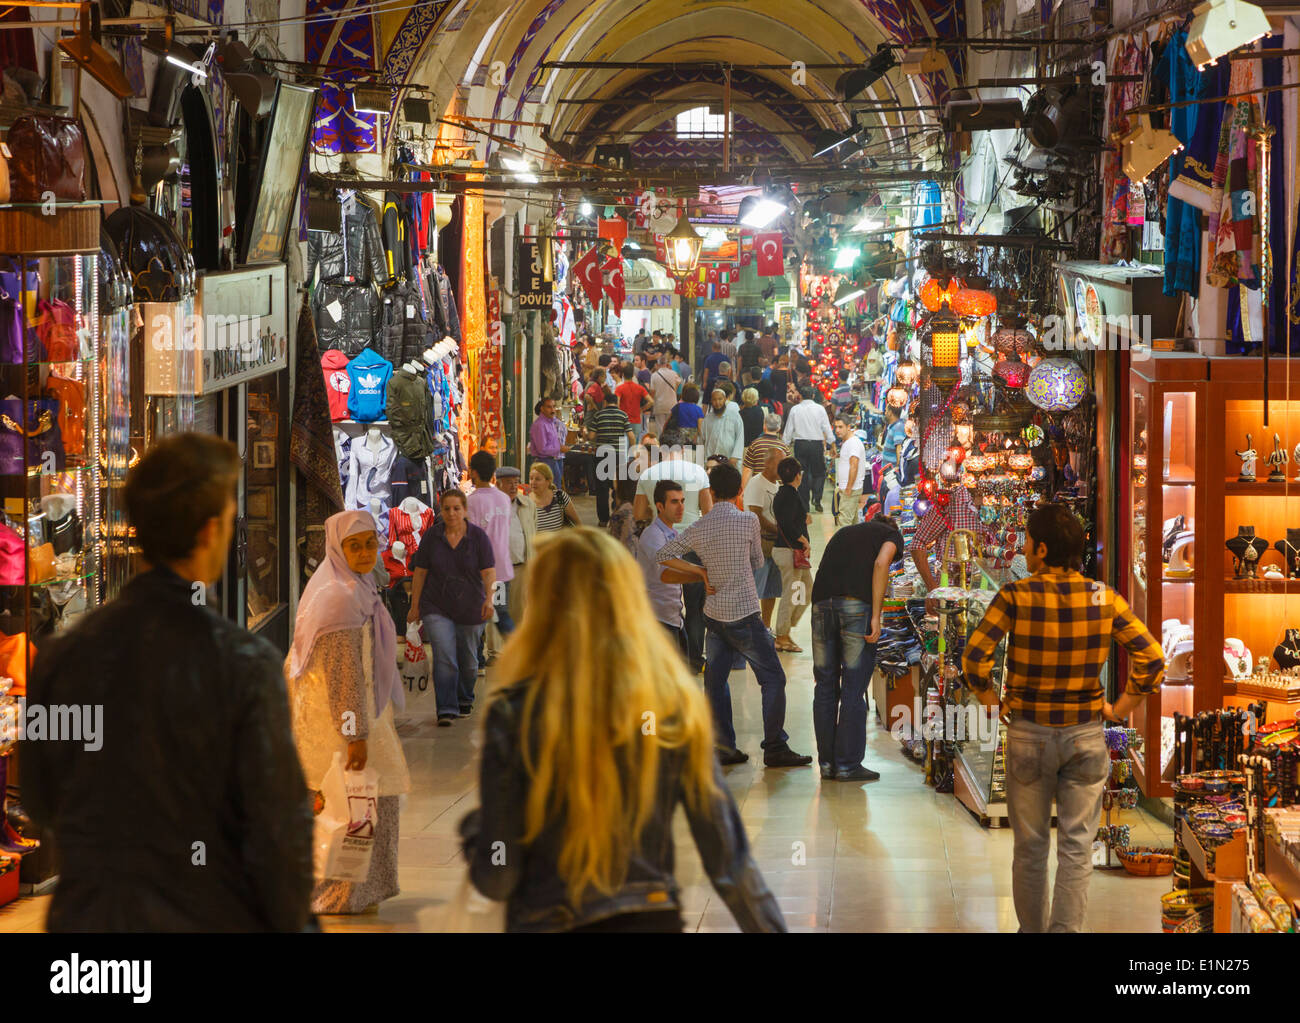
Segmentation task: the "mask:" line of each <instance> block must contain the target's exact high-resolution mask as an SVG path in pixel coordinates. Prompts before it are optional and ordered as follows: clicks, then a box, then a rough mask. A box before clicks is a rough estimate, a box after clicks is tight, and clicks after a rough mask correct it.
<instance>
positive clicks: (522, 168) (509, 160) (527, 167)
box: [501, 156, 537, 185]
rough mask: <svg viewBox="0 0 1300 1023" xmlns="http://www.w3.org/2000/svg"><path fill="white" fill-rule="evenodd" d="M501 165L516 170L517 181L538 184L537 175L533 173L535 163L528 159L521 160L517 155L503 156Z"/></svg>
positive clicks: (509, 169)
mask: <svg viewBox="0 0 1300 1023" xmlns="http://www.w3.org/2000/svg"><path fill="white" fill-rule="evenodd" d="M501 166H502V167H504V168H505V169H506V170H508V171H514V172H515V173H514V178H515V180H516V181H522V182H523V183H524V184H525V185H535V184H537V175H536V174H534V173H533V165H532V164H531V163H529V162H528V161H527V160H521V159H520V158H519V157H516V156H503V157H501Z"/></svg>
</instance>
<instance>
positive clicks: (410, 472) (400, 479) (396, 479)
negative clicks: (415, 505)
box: [389, 447, 438, 504]
mask: <svg viewBox="0 0 1300 1023" xmlns="http://www.w3.org/2000/svg"><path fill="white" fill-rule="evenodd" d="M437 450H438V449H437V448H436V447H435V448H434V451H437ZM427 465H428V463H427V461H424V460H421V461H418V462H414V461H412V460H411V459H409V458H405V457H403V456H402V455H400V454H399V455H398V456H397V457H396V458H395V459H393V472H392V476H391V477H390V480H389V482H390V483H391V484H392V487H393V504H401V503H402V502H403V501H404V500H406V498H408V497H414V498H416V499H417V500H420V501H423V502H424V503H425V504H432V503H433V492H432V491H431V490H430V488H429V470H428V469H427V468H426V466H427Z"/></svg>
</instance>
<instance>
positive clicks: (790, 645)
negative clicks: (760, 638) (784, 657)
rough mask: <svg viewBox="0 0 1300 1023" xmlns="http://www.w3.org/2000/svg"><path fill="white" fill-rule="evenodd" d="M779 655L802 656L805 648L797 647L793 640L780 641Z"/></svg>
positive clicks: (778, 645) (778, 642) (778, 643)
mask: <svg viewBox="0 0 1300 1023" xmlns="http://www.w3.org/2000/svg"><path fill="white" fill-rule="evenodd" d="M776 649H777V652H778V653H782V654H801V653H803V647H801V646H798V645H796V644H795V643H794V642H793V641H792V640H784V641H781V640H778V641H777V643H776Z"/></svg>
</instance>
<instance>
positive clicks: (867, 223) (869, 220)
mask: <svg viewBox="0 0 1300 1023" xmlns="http://www.w3.org/2000/svg"><path fill="white" fill-rule="evenodd" d="M884 229H885V219H884V217H882V216H881V215H880V214H879V213H868V214H867V215H866V216H865V217H863V218H862V219H861V220H859V221H858V222H857V223H856V224H854V225H853V226H852V227H851V228H849V231H850V232H851V233H854V234H856V233H858V232H860V231H883V230H884Z"/></svg>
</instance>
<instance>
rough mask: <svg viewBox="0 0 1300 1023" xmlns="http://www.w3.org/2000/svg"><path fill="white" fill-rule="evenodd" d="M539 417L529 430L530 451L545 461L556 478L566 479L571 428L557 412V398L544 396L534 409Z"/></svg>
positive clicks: (538, 459) (538, 458) (539, 459)
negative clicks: (565, 469) (565, 463)
mask: <svg viewBox="0 0 1300 1023" xmlns="http://www.w3.org/2000/svg"><path fill="white" fill-rule="evenodd" d="M533 414H534V415H535V416H536V417H537V418H536V419H534V420H533V425H532V427H531V428H530V429H529V431H528V453H529V454H530V455H532V456H533V457H534V458H535V459H537V461H539V462H544V463H545V464H546V465H547V467H548V468H550V470H551V475H553V476H554V477H555V479H556V480H562V479H564V455H565V453H566V452H567V451H568V450H569V445H568V444H566V443H564V442H565V441H566V440H567V439H568V437H569V429H568V427H566V426H565V425H564V421H563V420H562V419H560V417H559V416H557V415H556V414H555V399H554V398H543V399H542V400H541V401H539V402H538V403H537V407H536V408H534V409H533Z"/></svg>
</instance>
